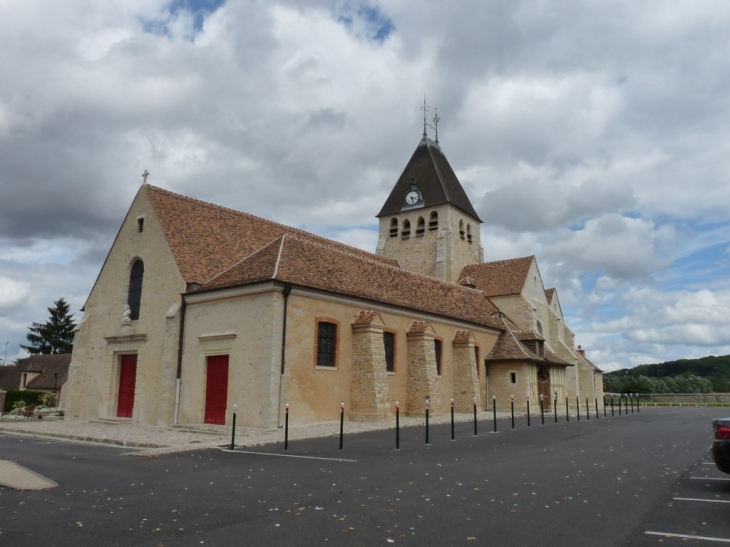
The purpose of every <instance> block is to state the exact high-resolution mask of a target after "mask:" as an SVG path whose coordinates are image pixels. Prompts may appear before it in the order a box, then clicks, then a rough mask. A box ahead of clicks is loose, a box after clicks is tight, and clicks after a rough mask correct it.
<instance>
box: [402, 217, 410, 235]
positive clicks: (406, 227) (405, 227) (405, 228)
mask: <svg viewBox="0 0 730 547" xmlns="http://www.w3.org/2000/svg"><path fill="white" fill-rule="evenodd" d="M400 235H401V237H409V236H410V235H411V223H410V222H409V221H408V220H404V221H403V231H402V232H401V233H400Z"/></svg>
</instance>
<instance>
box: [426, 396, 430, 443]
mask: <svg viewBox="0 0 730 547" xmlns="http://www.w3.org/2000/svg"><path fill="white" fill-rule="evenodd" d="M429 404H430V403H429V401H428V399H427V400H426V444H428V410H429V409H428V406H429Z"/></svg>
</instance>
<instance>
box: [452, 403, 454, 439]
mask: <svg viewBox="0 0 730 547" xmlns="http://www.w3.org/2000/svg"><path fill="white" fill-rule="evenodd" d="M451 440H452V441H453V440H454V400H453V399H451Z"/></svg>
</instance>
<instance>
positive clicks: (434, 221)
mask: <svg viewBox="0 0 730 547" xmlns="http://www.w3.org/2000/svg"><path fill="white" fill-rule="evenodd" d="M438 227H439V214H438V213H437V212H436V211H431V218H429V219H428V229H429V230H436V229H438Z"/></svg>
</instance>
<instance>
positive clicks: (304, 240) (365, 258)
mask: <svg viewBox="0 0 730 547" xmlns="http://www.w3.org/2000/svg"><path fill="white" fill-rule="evenodd" d="M289 238H290V239H294V240H299V241H301V242H302V243H307V244H309V245H316V246H318V247H322V248H324V249H327V250H328V251H332V252H336V253H339V254H342V255H347V256H351V257H352V258H355V259H357V260H361V261H363V262H369V263H372V264H377V265H379V266H385V267H386V268H390V269H392V270H395V271H398V272H401V273H405V274H408V275H410V276H413V277H420V278H424V279H428V280H429V281H436V282H438V283H440V284H443V285H447V286H449V287H456V288H457V289H459V290H462V291H466V292H469V293H472V294H473V292H474V291H476V292H478V293H483V292H484V291H482V290H481V289H473V288H470V287H463V286H461V285H459V284H457V283H450V282H448V281H444V280H442V279H439V278H438V277H433V276H430V275H426V274H422V273H418V272H412V271H410V270H406V269H404V268H403V267H402V266H400V265H398V266H395V265H393V264H390V263H388V262H383V261H380V260H374V259H372V258H370V257H369V256H363V255H360V254H356V253H351V252H349V251H346V250H343V249H339V248H337V247H330V246H328V245H326V244H325V243H320V242H319V241H309V240H307V238H299V237H297V236H296V235H293V234H289ZM334 243H336V242H334ZM368 254H372V253H368ZM373 256H380V255H373Z"/></svg>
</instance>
